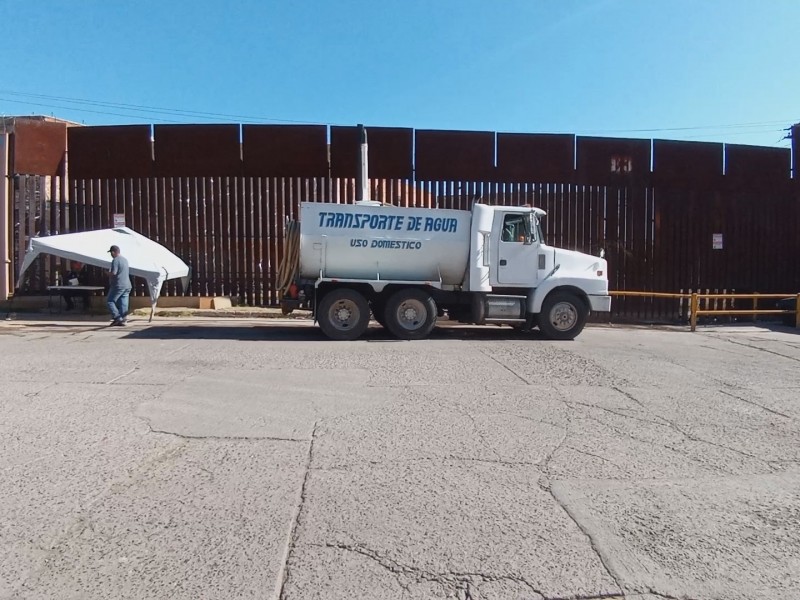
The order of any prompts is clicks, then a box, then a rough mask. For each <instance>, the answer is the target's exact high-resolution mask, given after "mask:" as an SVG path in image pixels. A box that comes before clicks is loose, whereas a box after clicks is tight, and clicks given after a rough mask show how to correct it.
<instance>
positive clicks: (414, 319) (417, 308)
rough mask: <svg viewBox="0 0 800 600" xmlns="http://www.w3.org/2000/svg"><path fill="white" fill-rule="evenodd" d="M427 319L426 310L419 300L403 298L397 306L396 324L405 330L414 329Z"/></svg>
mask: <svg viewBox="0 0 800 600" xmlns="http://www.w3.org/2000/svg"><path fill="white" fill-rule="evenodd" d="M427 319H428V310H427V309H426V308H425V305H424V304H423V303H422V302H420V301H419V300H414V299H409V300H403V301H402V302H401V303H400V306H398V307H397V324H398V325H400V327H402V328H403V329H404V330H405V331H416V330H417V329H419V328H420V327H422V326H423V325H424V324H425V321H426V320H427Z"/></svg>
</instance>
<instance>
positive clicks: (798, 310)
mask: <svg viewBox="0 0 800 600" xmlns="http://www.w3.org/2000/svg"><path fill="white" fill-rule="evenodd" d="M794 326H795V327H797V328H798V329H800V294H797V298H796V299H795V301H794Z"/></svg>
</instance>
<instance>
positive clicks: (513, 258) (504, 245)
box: [493, 213, 544, 288]
mask: <svg viewBox="0 0 800 600" xmlns="http://www.w3.org/2000/svg"><path fill="white" fill-rule="evenodd" d="M496 214H497V222H496V223H495V224H494V227H493V229H495V235H494V236H493V237H494V239H497V240H499V241H498V242H497V243H498V246H499V248H498V249H497V253H496V256H497V257H498V260H497V271H496V272H497V283H498V284H500V285H509V286H519V287H527V288H531V287H536V284H537V282H538V280H539V268H538V267H539V243H540V240H538V239H537V232H536V231H532V228H531V215H530V214H529V213H496ZM542 276H544V275H542Z"/></svg>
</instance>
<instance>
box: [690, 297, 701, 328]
mask: <svg viewBox="0 0 800 600" xmlns="http://www.w3.org/2000/svg"><path fill="white" fill-rule="evenodd" d="M698 304H699V300H698V298H697V293H694V294H692V316H691V318H690V323H691V324H692V331H694V330H695V329H697V308H698Z"/></svg>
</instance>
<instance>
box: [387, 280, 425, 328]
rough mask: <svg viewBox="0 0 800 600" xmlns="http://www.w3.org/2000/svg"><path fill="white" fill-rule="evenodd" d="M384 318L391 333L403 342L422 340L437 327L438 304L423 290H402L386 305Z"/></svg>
mask: <svg viewBox="0 0 800 600" xmlns="http://www.w3.org/2000/svg"><path fill="white" fill-rule="evenodd" d="M384 318H385V319H386V327H387V328H388V329H389V331H391V332H392V334H393V335H395V336H396V337H398V338H400V339H401V340H421V339H424V338H426V337H428V336H429V335H430V333H431V331H433V327H434V325H436V302H434V301H433V298H431V296H430V294H427V293H425V292H424V291H422V290H418V289H416V288H409V289H406V290H400V291H399V292H396V293H395V294H393V295H392V297H391V298H389V301H388V302H387V303H386V312H385V313H384Z"/></svg>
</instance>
